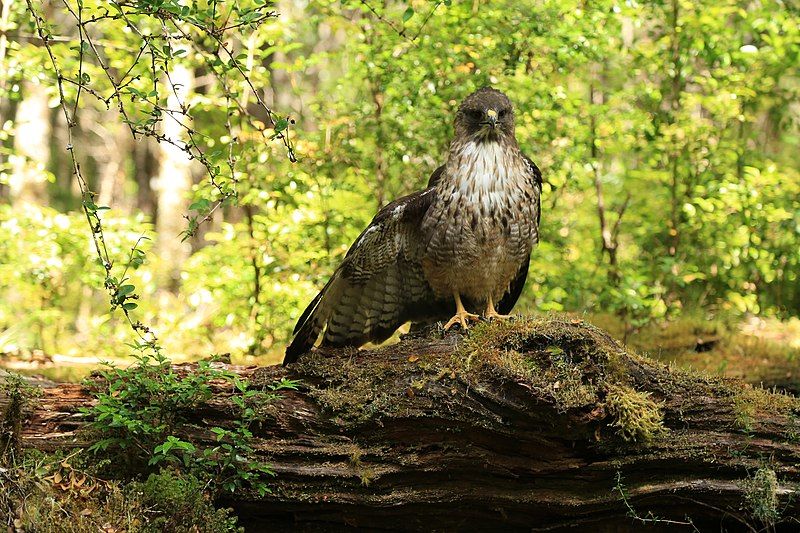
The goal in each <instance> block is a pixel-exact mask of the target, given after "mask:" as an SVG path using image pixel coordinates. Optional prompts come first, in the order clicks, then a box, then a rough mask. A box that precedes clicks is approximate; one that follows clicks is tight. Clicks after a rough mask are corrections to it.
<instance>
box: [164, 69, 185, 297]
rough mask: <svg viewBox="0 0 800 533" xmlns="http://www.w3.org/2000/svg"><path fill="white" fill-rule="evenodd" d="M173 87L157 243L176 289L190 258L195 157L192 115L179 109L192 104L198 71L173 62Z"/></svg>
mask: <svg viewBox="0 0 800 533" xmlns="http://www.w3.org/2000/svg"><path fill="white" fill-rule="evenodd" d="M166 84H167V86H168V90H169V96H168V97H167V109H170V110H172V111H173V113H165V116H164V122H163V135H164V138H165V139H166V140H164V141H161V142H160V144H159V147H160V154H161V155H160V164H159V171H158V178H157V179H156V187H155V189H156V193H157V198H158V214H157V217H156V230H157V233H158V241H157V243H156V246H157V249H158V254H159V257H160V258H161V260H162V261H163V265H164V266H163V269H164V270H163V272H162V273H163V275H164V276H165V277H166V278H167V280H168V284H167V285H168V286H169V287H170V288H171V289H175V288H177V286H178V283H179V281H180V268H181V266H182V265H183V262H184V261H185V260H186V259H188V257H189V254H190V252H191V247H190V245H189V243H188V242H183V241H181V236H180V234H181V232H183V231H184V230H186V228H187V223H186V220H185V219H184V216H185V215H186V214H187V212H188V207H189V195H190V192H191V190H192V168H191V167H192V161H191V159H190V158H189V155H188V153H187V152H186V150H184V146H186V143H187V141H188V139H187V137H188V134H187V131H186V129H187V128H188V127H190V126H191V124H189V123H188V121H189V119H188V118H187V117H186V116H185V115H182V114H180V113H178V112H176V111H179V110H182V109H183V107H184V106H187V108H188V101H187V98H188V96H189V93H190V92H191V89H192V86H193V84H194V73H193V72H192V71H191V70H190V69H189V68H188V67H186V66H184V65H181V64H173V66H172V69H171V71H170V73H169V77H168V79H167V81H166Z"/></svg>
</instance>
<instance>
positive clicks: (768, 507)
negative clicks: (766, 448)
mask: <svg viewBox="0 0 800 533" xmlns="http://www.w3.org/2000/svg"><path fill="white" fill-rule="evenodd" d="M743 486H744V490H745V495H744V498H745V503H746V504H747V507H748V508H749V509H750V512H751V513H752V515H753V517H754V518H755V519H756V520H758V521H759V522H761V523H762V524H764V525H766V526H772V525H774V524H775V522H777V521H778V519H779V518H780V512H779V511H778V476H777V475H776V474H775V471H774V470H773V469H771V468H768V467H761V468H759V469H758V470H756V473H755V474H754V475H753V476H752V477H749V478H748V479H746V480H745V481H744V483H743Z"/></svg>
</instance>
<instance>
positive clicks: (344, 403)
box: [299, 353, 403, 422]
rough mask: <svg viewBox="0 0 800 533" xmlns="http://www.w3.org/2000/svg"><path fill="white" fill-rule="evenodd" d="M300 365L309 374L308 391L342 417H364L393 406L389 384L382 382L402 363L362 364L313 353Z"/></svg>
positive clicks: (395, 374) (344, 419) (361, 362)
mask: <svg viewBox="0 0 800 533" xmlns="http://www.w3.org/2000/svg"><path fill="white" fill-rule="evenodd" d="M300 365H301V366H300V368H299V369H300V371H301V372H302V373H303V375H305V376H310V377H311V379H310V380H309V384H310V389H309V395H310V396H311V397H312V398H314V399H315V400H317V401H318V402H319V404H320V405H321V406H322V407H323V408H324V409H325V410H327V411H329V412H331V413H335V414H336V415H337V416H338V417H339V418H340V419H341V420H343V421H348V422H352V421H363V420H366V419H368V418H369V417H371V416H372V415H374V414H380V413H388V412H392V411H394V409H395V402H393V398H392V395H391V393H390V392H389V391H391V390H392V387H382V386H381V383H382V382H384V381H389V380H391V379H393V378H394V377H396V376H397V375H398V372H401V371H402V370H401V369H402V368H403V364H402V363H398V364H396V365H393V364H387V363H381V362H375V363H371V364H365V363H364V362H363V361H360V362H356V361H353V360H352V359H350V360H343V358H340V357H337V358H327V357H325V356H324V355H322V354H316V353H312V354H309V355H307V356H306V357H305V358H304V359H303V360H302V362H301V363H300ZM314 378H316V380H315V379H314ZM314 381H316V382H314Z"/></svg>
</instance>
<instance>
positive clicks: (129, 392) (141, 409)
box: [86, 343, 297, 495]
mask: <svg viewBox="0 0 800 533" xmlns="http://www.w3.org/2000/svg"><path fill="white" fill-rule="evenodd" d="M133 347H134V348H135V349H136V353H135V354H134V359H135V363H134V364H132V365H131V366H129V367H127V368H116V367H113V366H110V365H109V368H108V369H106V370H103V371H101V373H100V376H101V377H102V378H103V380H104V381H103V382H101V383H102V388H100V389H99V390H97V391H96V397H97V403H96V404H95V405H94V406H92V407H90V408H87V409H86V413H87V414H88V415H90V416H91V417H92V418H93V423H92V424H93V427H94V428H95V430H96V431H98V432H99V433H100V435H99V437H98V438H97V439H96V440H95V442H94V444H93V445H92V446H91V448H90V450H91V451H94V452H103V453H105V454H115V453H117V452H119V451H122V452H124V454H123V457H124V458H125V459H124V460H125V461H127V464H126V465H124V466H126V467H127V468H128V469H129V470H131V471H132V472H136V471H138V470H141V469H143V468H145V465H146V466H147V467H153V466H156V465H158V466H164V465H172V466H173V467H175V468H179V469H182V470H183V471H186V472H189V473H192V474H194V475H197V476H199V477H201V478H203V479H205V480H208V482H209V483H210V485H211V487H212V490H224V491H230V492H232V491H235V490H238V489H241V488H243V487H250V488H252V489H253V490H255V491H257V492H258V493H259V494H262V495H263V494H265V493H266V492H268V491H269V488H268V485H267V482H266V479H267V478H268V477H270V476H272V475H274V473H273V472H272V470H271V469H270V467H269V465H267V464H265V463H263V462H261V461H258V460H256V459H254V457H255V455H256V453H255V450H254V448H253V434H252V432H251V431H250V429H249V426H250V424H252V423H254V422H255V421H257V420H258V418H259V414H258V413H259V407H261V406H263V405H264V404H266V403H268V402H269V401H271V400H273V399H275V398H276V397H277V396H276V394H277V392H276V391H280V390H284V389H294V388H296V387H297V383H296V382H293V381H291V380H282V381H280V382H278V383H276V384H274V385H273V386H272V387H271V390H270V391H269V392H265V391H258V390H250V389H248V383H247V382H246V381H245V380H242V379H240V378H239V377H238V376H236V375H235V374H232V373H230V372H227V371H224V370H220V369H216V368H214V367H213V366H212V364H211V363H209V362H207V361H200V362H199V363H198V365H197V370H196V371H192V372H187V373H185V374H181V373H178V372H177V371H176V370H175V369H174V368H173V367H172V366H171V364H170V361H169V360H168V359H167V358H166V357H165V356H164V355H163V354H162V353H161V351H160V350H158V349H155V350H153V349H152V347H151V346H150V345H148V344H141V343H140V344H135V345H134V346H133ZM215 380H222V381H223V382H227V383H229V384H230V386H232V388H233V390H234V394H233V396H231V398H230V400H231V403H232V406H233V410H234V413H233V416H232V420H231V427H212V428H209V431H210V432H211V433H212V434H213V435H215V438H216V441H217V444H216V445H214V446H211V447H204V448H199V447H197V446H195V445H194V444H193V443H192V442H189V441H186V440H184V439H183V438H182V437H181V434H182V433H181V430H182V428H183V427H184V425H185V424H186V423H187V420H186V419H185V413H186V412H187V411H189V410H191V409H193V408H196V407H198V406H199V405H201V404H202V403H204V402H206V401H207V400H209V399H210V398H211V396H212V386H211V384H212V381H215ZM112 456H113V455H112ZM117 462H118V461H117ZM118 466H123V465H119V464H118Z"/></svg>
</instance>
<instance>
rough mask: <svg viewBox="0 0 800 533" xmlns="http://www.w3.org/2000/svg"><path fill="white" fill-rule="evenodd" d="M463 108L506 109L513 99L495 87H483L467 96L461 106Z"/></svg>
mask: <svg viewBox="0 0 800 533" xmlns="http://www.w3.org/2000/svg"><path fill="white" fill-rule="evenodd" d="M459 107H460V109H462V110H467V109H504V108H510V107H511V100H509V99H508V96H506V95H505V94H503V93H502V92H501V91H498V90H497V89H495V88H494V87H489V86H487V87H481V88H480V89H478V90H477V91H475V92H474V93H472V94H471V95H469V96H467V97H466V98H465V99H464V101H463V102H461V106H459Z"/></svg>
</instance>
